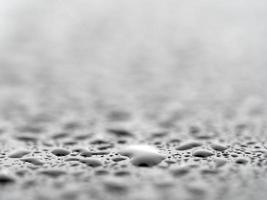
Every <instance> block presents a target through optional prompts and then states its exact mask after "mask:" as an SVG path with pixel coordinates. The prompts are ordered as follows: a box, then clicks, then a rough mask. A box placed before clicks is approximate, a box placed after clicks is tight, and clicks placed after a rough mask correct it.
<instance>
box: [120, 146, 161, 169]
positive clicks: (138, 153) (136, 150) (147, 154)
mask: <svg viewBox="0 0 267 200" xmlns="http://www.w3.org/2000/svg"><path fill="white" fill-rule="evenodd" d="M119 153H120V154H121V155H123V156H127V157H130V158H131V163H132V164H133V165H135V166H139V167H151V166H154V165H157V164H159V163H160V162H161V161H162V160H163V159H164V158H165V157H164V156H163V155H161V154H160V153H158V151H157V149H156V148H154V147H152V146H148V145H131V146H128V147H127V148H125V149H123V150H122V151H120V152H119Z"/></svg>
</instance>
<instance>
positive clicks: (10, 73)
mask: <svg viewBox="0 0 267 200" xmlns="http://www.w3.org/2000/svg"><path fill="white" fill-rule="evenodd" d="M266 8H267V2H266V1H263V0H262V1H261V0H258V1H248V0H242V1H241V0H236V1H221V0H218V1H214V0H199V1H188V0H167V1H160V0H142V1H124V0H116V1H102V0H90V1H85V0H75V1H63V0H53V1H49V0H48V1H39V0H25V1H19V0H9V1H1V2H0V30H1V31H0V109H1V118H3V119H7V120H11V121H12V120H15V121H16V122H20V121H23V120H25V119H29V118H31V117H36V116H40V115H41V116H47V115H48V116H51V115H53V117H55V118H56V117H58V118H62V117H65V116H73V117H74V118H77V117H78V118H77V119H79V118H81V119H84V118H86V119H89V118H94V119H97V120H106V117H107V116H109V115H111V116H112V117H111V118H113V119H115V120H116V119H117V120H120V119H123V118H127V117H133V118H134V117H136V118H137V119H139V120H141V119H142V120H147V121H156V122H157V123H158V122H161V123H160V124H161V125H162V126H164V127H169V126H171V125H170V124H172V123H175V121H176V120H181V119H182V118H183V117H185V116H190V115H191V116H194V117H195V116H197V117H199V116H200V118H201V117H203V116H211V115H212V116H213V117H214V118H216V113H218V114H219V115H220V116H221V115H222V116H226V117H227V116H228V117H231V116H233V115H235V113H236V112H237V111H236V110H237V108H238V109H239V111H240V110H242V111H240V112H241V113H243V112H253V111H255V112H254V113H262V112H263V111H264V109H265V102H266V91H267V90H266V89H265V86H266V83H267V80H266V78H267V66H266V63H267V56H266V52H267V39H266V35H267V13H266ZM242 105H245V106H243V107H245V110H246V108H249V109H251V107H252V111H251V110H249V111H247V110H246V111H243V110H244V108H243V107H242ZM239 111H238V112H239ZM110 113H111V114H110ZM192 113H193V114H194V115H192ZM196 113H198V114H196ZM48 118H49V117H48ZM169 122H170V123H169Z"/></svg>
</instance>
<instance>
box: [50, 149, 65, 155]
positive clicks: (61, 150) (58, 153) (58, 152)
mask: <svg viewBox="0 0 267 200" xmlns="http://www.w3.org/2000/svg"><path fill="white" fill-rule="evenodd" d="M51 153H52V154H54V155H56V156H67V155H69V154H70V151H68V150H67V149H63V148H56V149H54V150H52V151H51Z"/></svg>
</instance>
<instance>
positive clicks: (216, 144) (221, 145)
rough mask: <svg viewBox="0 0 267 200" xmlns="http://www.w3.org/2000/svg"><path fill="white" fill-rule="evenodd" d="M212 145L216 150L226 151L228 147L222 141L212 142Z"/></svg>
mask: <svg viewBox="0 0 267 200" xmlns="http://www.w3.org/2000/svg"><path fill="white" fill-rule="evenodd" d="M210 146H211V148H213V149H214V150H216V151H225V150H226V149H227V146H226V145H224V144H220V143H212V144H211V145H210Z"/></svg>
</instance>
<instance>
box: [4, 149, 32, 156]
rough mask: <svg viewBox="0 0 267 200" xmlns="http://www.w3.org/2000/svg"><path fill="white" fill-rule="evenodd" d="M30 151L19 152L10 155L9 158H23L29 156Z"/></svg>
mask: <svg viewBox="0 0 267 200" xmlns="http://www.w3.org/2000/svg"><path fill="white" fill-rule="evenodd" d="M29 153H30V151H27V150H17V151H14V152H12V153H10V154H9V156H8V157H9V158H22V157H23V156H25V155H27V154H29Z"/></svg>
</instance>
